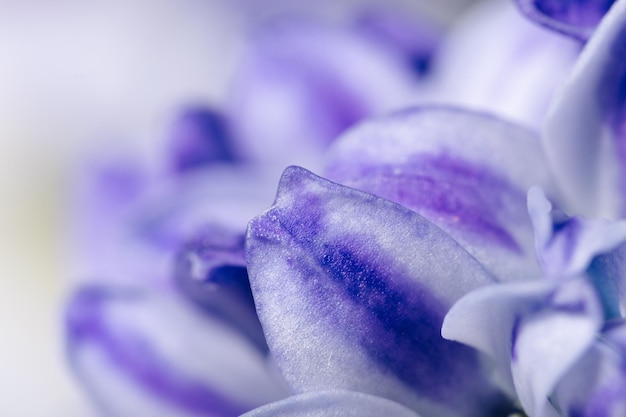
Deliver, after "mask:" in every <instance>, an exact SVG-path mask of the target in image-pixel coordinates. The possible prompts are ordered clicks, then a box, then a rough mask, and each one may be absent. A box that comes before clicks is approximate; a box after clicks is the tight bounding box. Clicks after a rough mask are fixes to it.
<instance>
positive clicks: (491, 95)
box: [428, 0, 581, 129]
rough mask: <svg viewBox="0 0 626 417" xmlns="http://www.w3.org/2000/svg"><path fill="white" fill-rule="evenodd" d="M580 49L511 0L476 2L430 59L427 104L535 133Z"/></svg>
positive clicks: (572, 40)
mask: <svg viewBox="0 0 626 417" xmlns="http://www.w3.org/2000/svg"><path fill="white" fill-rule="evenodd" d="M580 49H581V46H580V42H577V41H575V40H574V39H571V38H567V37H565V36H561V34H559V33H555V32H552V31H549V30H545V29H544V28H542V27H539V26H538V25H536V24H535V23H533V22H531V21H529V20H528V19H526V18H525V16H523V15H522V14H521V13H520V12H519V10H517V8H516V7H515V5H514V3H513V1H500V0H492V1H479V2H474V6H472V7H471V8H469V9H468V12H467V13H465V14H464V15H463V16H462V18H461V19H459V21H456V22H455V24H454V25H453V26H452V28H451V30H450V33H449V34H447V35H446V37H445V39H444V41H443V43H442V45H441V47H440V48H439V49H438V51H437V54H436V55H435V57H434V60H433V72H432V74H431V75H432V78H431V79H430V81H431V82H433V83H434V86H435V88H434V91H433V94H434V97H431V98H430V100H429V101H428V102H432V101H433V100H435V101H436V102H440V103H445V104H453V105H458V106H462V107H465V108H472V109H477V110H480V111H488V112H491V113H494V114H497V115H499V116H501V117H504V118H507V119H508V120H511V121H513V122H516V123H522V124H523V125H525V126H529V127H532V128H536V129H538V128H539V127H540V126H541V125H542V123H543V120H544V119H545V116H546V111H547V109H548V107H549V105H550V100H551V99H552V96H553V95H554V93H555V91H557V89H558V87H559V86H560V85H561V84H562V82H563V80H564V79H565V78H566V77H567V75H568V74H569V72H570V70H571V67H572V65H573V64H574V62H575V60H576V57H577V56H578V54H579V52H580Z"/></svg>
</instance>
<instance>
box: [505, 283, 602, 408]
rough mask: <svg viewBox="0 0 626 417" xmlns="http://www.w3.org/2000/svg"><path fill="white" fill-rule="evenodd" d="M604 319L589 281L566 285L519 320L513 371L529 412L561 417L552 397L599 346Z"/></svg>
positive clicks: (522, 401) (523, 401)
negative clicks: (589, 351) (595, 345)
mask: <svg viewBox="0 0 626 417" xmlns="http://www.w3.org/2000/svg"><path fill="white" fill-rule="evenodd" d="M603 320H604V315H603V312H602V308H601V306H600V303H599V301H598V299H597V295H596V293H595V290H594V289H593V288H592V287H591V286H590V285H588V284H587V282H586V281H585V280H574V281H571V282H568V283H566V284H565V285H562V286H560V287H559V288H557V289H556V291H554V292H552V293H551V294H550V296H549V297H548V299H547V300H546V301H545V304H544V305H543V306H542V308H541V309H540V310H539V311H537V312H535V313H530V314H526V315H524V316H521V317H520V318H519V322H518V325H517V329H516V333H515V334H514V339H513V348H512V350H513V362H512V365H511V370H512V373H513V380H514V381H515V388H516V391H517V395H518V397H519V399H520V402H521V404H522V406H523V407H524V409H525V410H527V411H528V413H529V414H531V415H536V416H548V415H550V416H552V415H555V414H554V412H553V411H552V407H553V406H552V405H551V403H550V398H549V397H550V396H551V395H552V393H553V391H554V389H555V388H556V386H557V384H558V382H559V381H560V380H561V379H562V378H563V377H564V375H565V374H566V373H567V371H568V370H569V369H570V368H571V367H572V366H574V365H575V364H576V362H577V361H578V360H579V359H580V358H581V357H582V355H583V354H584V353H585V351H586V350H587V349H588V348H589V347H590V346H591V345H592V344H593V342H594V341H595V339H596V337H597V335H598V333H599V331H600V329H601V327H602V323H603Z"/></svg>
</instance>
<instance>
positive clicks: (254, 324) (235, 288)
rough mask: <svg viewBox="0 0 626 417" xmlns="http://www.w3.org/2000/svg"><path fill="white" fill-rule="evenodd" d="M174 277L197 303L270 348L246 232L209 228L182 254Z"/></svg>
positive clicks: (181, 289)
mask: <svg viewBox="0 0 626 417" xmlns="http://www.w3.org/2000/svg"><path fill="white" fill-rule="evenodd" d="M174 280H175V283H176V285H177V287H178V289H179V290H180V291H181V292H182V293H183V294H184V295H185V296H186V297H187V298H188V299H189V300H191V301H192V302H193V303H194V304H195V305H197V306H198V307H200V308H201V309H202V310H204V311H206V312H207V313H208V314H209V315H211V316H214V317H218V318H220V319H222V320H225V321H226V322H227V323H228V324H229V325H230V326H233V327H235V328H237V329H239V330H240V331H241V332H242V333H243V334H244V335H245V336H246V337H248V338H249V339H250V341H251V342H252V343H254V345H255V346H257V347H258V348H259V349H260V350H261V351H263V352H266V351H267V343H266V341H265V336H264V335H263V329H262V328H261V323H260V322H259V319H258V317H257V314H256V309H255V305H254V299H253V298H252V291H251V290H250V282H249V281H248V271H247V270H246V265H245V259H244V236H243V234H240V233H236V232H232V231H229V230H225V229H223V228H220V227H217V226H212V227H209V228H206V229H205V230H203V231H202V232H201V233H200V234H199V237H197V238H195V239H193V240H192V241H190V242H188V243H187V244H186V245H185V246H184V248H183V250H182V251H181V253H180V254H179V255H178V259H177V263H176V270H175V274H174Z"/></svg>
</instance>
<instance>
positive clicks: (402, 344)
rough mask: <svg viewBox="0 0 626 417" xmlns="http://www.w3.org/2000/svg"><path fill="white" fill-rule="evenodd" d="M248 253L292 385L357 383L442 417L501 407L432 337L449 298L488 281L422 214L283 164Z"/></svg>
mask: <svg viewBox="0 0 626 417" xmlns="http://www.w3.org/2000/svg"><path fill="white" fill-rule="evenodd" d="M246 251H247V252H246V253H247V260H248V270H249V273H250V283H251V287H252V291H253V294H254V298H255V301H256V303H257V310H258V313H259V318H260V319H261V323H262V324H263V328H264V330H265V332H266V337H267V341H268V345H269V347H270V350H271V352H272V354H273V355H274V356H275V357H276V358H277V361H278V364H279V367H280V368H281V370H282V372H283V374H284V375H285V377H286V378H287V380H288V381H289V382H290V383H291V384H292V386H294V388H295V389H296V390H297V391H300V392H306V391H312V390H320V389H328V388H334V389H348V390H354V391H360V392H365V393H369V394H373V395H378V396H381V397H385V398H389V399H392V400H395V401H398V402H400V403H402V404H404V405H407V406H409V407H411V408H413V409H416V410H418V411H419V412H424V413H425V414H427V412H429V413H434V415H440V416H457V415H480V414H482V413H484V412H487V411H489V410H490V408H492V407H499V406H501V401H502V397H501V396H500V395H499V394H497V393H496V392H495V391H494V389H493V388H492V386H491V385H490V384H489V383H488V381H487V380H486V378H485V376H484V374H483V373H482V372H483V370H482V367H481V364H480V360H479V357H478V356H477V354H476V353H475V352H474V351H472V350H471V349H468V348H466V347H462V346H461V345H459V344H456V343H452V342H447V341H444V340H443V339H442V338H441V335H440V328H441V323H442V321H443V317H444V315H445V313H446V311H447V310H448V308H449V307H450V305H452V303H453V302H454V301H455V300H457V299H458V298H459V297H461V296H462V295H463V294H465V293H467V292H468V291H470V290H471V289H474V288H477V287H478V286H482V285H484V284H486V283H489V282H492V278H491V276H490V275H489V274H488V273H487V272H485V271H484V270H483V269H482V267H481V266H480V264H479V263H478V262H476V260H475V259H474V258H472V257H471V256H470V255H469V254H468V253H467V252H465V250H463V248H461V247H460V246H459V245H458V244H457V243H456V242H455V241H454V240H452V239H451V238H450V237H449V236H448V235H447V234H445V233H444V232H443V231H442V230H441V229H439V228H437V227H436V226H435V225H433V224H432V223H430V222H429V221H428V220H426V219H424V218H422V217H421V216H419V215H417V214H416V213H414V212H411V211H409V210H407V209H406V208H404V207H402V206H399V205H397V204H395V203H392V202H390V201H387V200H384V199H381V198H378V197H376V196H373V195H371V194H367V193H363V192H360V191H357V190H354V189H351V188H348V187H343V186H341V185H338V184H334V183H331V182H329V181H326V180H324V179H322V178H319V177H316V176H315V175H313V174H311V173H310V172H308V171H306V170H304V169H302V168H297V167H291V168H288V169H287V170H286V171H285V173H284V174H283V178H282V180H281V183H280V186H279V190H278V195H277V197H276V201H275V203H274V205H273V206H272V207H271V208H270V209H269V210H268V211H266V212H265V213H264V214H263V215H261V216H260V217H257V218H256V219H254V220H253V221H252V222H251V223H250V226H249V229H248V236H247V241H246ZM479 381H480V382H479Z"/></svg>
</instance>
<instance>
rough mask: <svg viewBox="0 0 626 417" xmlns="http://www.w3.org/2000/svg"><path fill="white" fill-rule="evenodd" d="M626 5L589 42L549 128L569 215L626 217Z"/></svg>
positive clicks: (556, 104)
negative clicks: (567, 202) (625, 127)
mask: <svg viewBox="0 0 626 417" xmlns="http://www.w3.org/2000/svg"><path fill="white" fill-rule="evenodd" d="M625 27H626V5H625V4H624V2H618V3H616V4H615V6H614V7H612V8H611V10H610V12H609V13H608V14H607V16H606V17H605V19H604V20H603V21H602V23H601V24H600V26H599V27H598V30H597V31H596V33H595V35H594V36H593V37H592V38H591V39H590V40H589V43H587V45H586V47H585V49H584V50H583V53H582V54H581V57H580V59H579V61H578V63H577V64H576V67H575V68H574V71H573V73H572V75H571V77H570V78H569V80H568V81H567V83H566V84H565V86H564V88H563V90H562V91H561V94H560V95H559V96H558V97H557V100H556V101H554V103H553V107H552V109H551V112H550V114H549V116H548V119H547V123H546V127H545V134H544V139H545V148H546V151H547V154H548V157H549V159H550V162H551V163H552V165H553V167H554V172H555V175H556V177H557V179H558V180H559V182H560V185H561V187H562V188H563V190H564V192H565V193H566V195H567V197H568V199H569V206H568V207H564V208H565V209H567V210H569V211H572V212H575V213H580V214H583V215H586V216H596V217H606V218H609V219H616V218H620V217H624V215H625V214H626V204H625V202H624V197H623V196H624V195H626V194H625V191H626V182H625V181H624V178H626V163H625V162H624V161H625V160H626V133H625V129H624V125H625V123H626V29H625Z"/></svg>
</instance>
